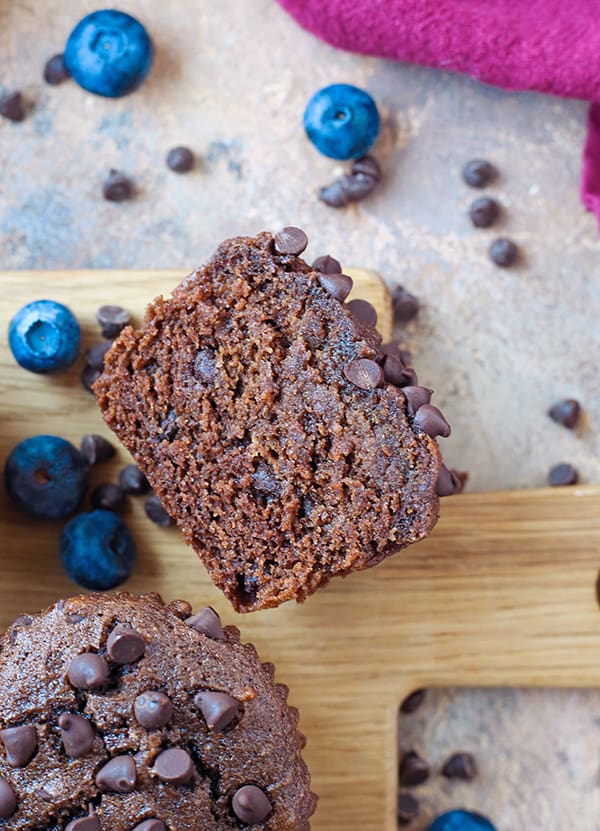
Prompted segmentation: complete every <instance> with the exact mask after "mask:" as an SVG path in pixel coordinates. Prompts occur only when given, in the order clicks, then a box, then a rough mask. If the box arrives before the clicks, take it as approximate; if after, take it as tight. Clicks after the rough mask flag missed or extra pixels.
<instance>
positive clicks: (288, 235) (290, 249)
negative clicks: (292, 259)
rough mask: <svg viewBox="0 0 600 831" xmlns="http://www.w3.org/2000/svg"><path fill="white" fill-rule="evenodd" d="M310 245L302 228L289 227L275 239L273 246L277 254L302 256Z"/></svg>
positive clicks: (276, 235)
mask: <svg viewBox="0 0 600 831" xmlns="http://www.w3.org/2000/svg"><path fill="white" fill-rule="evenodd" d="M307 245H308V237H307V236H306V234H305V233H304V231H302V230H301V229H300V228H294V227H293V226H292V225H287V226H286V227H285V228H283V230H281V231H279V233H277V234H275V237H274V238H273V246H274V248H275V252H276V253H277V254H293V255H296V256H297V255H299V254H302V252H303V251H304V249H305V248H306V246H307Z"/></svg>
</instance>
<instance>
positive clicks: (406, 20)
mask: <svg viewBox="0 0 600 831" xmlns="http://www.w3.org/2000/svg"><path fill="white" fill-rule="evenodd" d="M279 2H280V3H281V5H282V6H283V7H284V8H285V9H287V10H288V11H289V12H290V14H292V15H293V16H294V17H295V18H296V20H297V21H298V22H299V23H300V24H301V25H302V26H304V27H305V28H307V29H309V30H310V31H311V32H313V33H314V34H316V35H318V36H319V37H321V38H323V39H324V40H326V41H328V42H329V43H331V44H332V45H333V46H337V47H339V48H341V49H348V50H350V51H353V52H362V53H364V54H368V55H379V56H380V57H385V58H393V59H395V60H399V61H407V62H411V63H418V64H424V65H425V66H433V67H439V68H441V69H447V70H454V71H457V72H465V73H467V74H468V75H471V76H472V77H473V78H477V79H478V80H480V81H485V82H486V83H488V84H494V85H495V86H499V87H504V88H505V89H516V90H535V91H537V92H546V93H551V94H553V95H561V96H566V97H569V98H583V99H585V100H588V101H592V102H598V103H596V104H595V105H593V106H592V107H591V109H590V118H589V123H588V138H587V143H586V147H585V152H584V167H583V177H582V199H583V203H584V205H585V206H586V208H587V209H588V210H590V211H593V212H594V213H595V214H596V216H597V217H598V221H599V223H600V0H279Z"/></svg>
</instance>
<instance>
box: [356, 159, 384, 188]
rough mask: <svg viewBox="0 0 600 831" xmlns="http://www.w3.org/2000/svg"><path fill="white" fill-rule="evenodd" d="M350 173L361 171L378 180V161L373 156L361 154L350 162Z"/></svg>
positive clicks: (379, 169) (379, 175) (379, 172)
mask: <svg viewBox="0 0 600 831" xmlns="http://www.w3.org/2000/svg"><path fill="white" fill-rule="evenodd" d="M352 173H361V174H363V175H364V176H370V177H371V178H372V179H375V181H376V182H378V181H379V180H380V179H381V168H380V167H379V162H378V161H377V159H375V158H374V157H373V156H369V155H367V156H361V157H360V159H354V161H353V162H352Z"/></svg>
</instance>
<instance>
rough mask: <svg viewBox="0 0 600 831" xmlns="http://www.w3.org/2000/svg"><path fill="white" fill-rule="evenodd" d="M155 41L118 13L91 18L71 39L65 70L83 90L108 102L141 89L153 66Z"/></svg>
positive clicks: (106, 11)
mask: <svg viewBox="0 0 600 831" xmlns="http://www.w3.org/2000/svg"><path fill="white" fill-rule="evenodd" d="M152 58H153V49H152V41H151V40H150V38H149V36H148V32H147V31H146V30H145V29H144V27H143V26H142V24H141V23H140V22H139V21H138V20H136V19H135V17H131V15H128V14H125V12H120V11H117V10H115V9H103V10H102V11H97V12H93V13H92V14H88V15H87V16H86V17H84V18H83V19H82V20H80V21H79V23H78V24H77V26H75V28H74V29H73V31H72V32H71V34H70V35H69V39H68V41H67V45H66V47H65V54H64V60H65V66H66V68H67V70H68V71H69V72H70V73H71V75H72V76H73V78H75V80H76V81H77V83H78V84H79V86H81V87H83V89H86V90H87V91H88V92H95V93H96V95H104V96H105V97H106V98H119V97H120V96H121V95H127V94H128V93H130V92H133V91H134V89H137V88H138V87H139V85H140V84H141V83H142V81H143V80H144V78H145V77H146V75H147V74H148V73H149V72H150V67H151V66H152Z"/></svg>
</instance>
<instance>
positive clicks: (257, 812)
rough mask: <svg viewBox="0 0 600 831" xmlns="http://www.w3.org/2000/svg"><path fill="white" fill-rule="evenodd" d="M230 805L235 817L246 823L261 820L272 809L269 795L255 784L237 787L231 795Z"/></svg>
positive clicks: (255, 822)
mask: <svg viewBox="0 0 600 831" xmlns="http://www.w3.org/2000/svg"><path fill="white" fill-rule="evenodd" d="M231 807H232V808H233V813H234V814H235V815H236V817H237V818H238V819H239V820H241V821H242V822H244V823H246V825H256V824H257V823H258V822H262V821H263V820H264V819H266V817H267V816H268V815H269V814H270V813H271V810H272V806H271V803H270V801H269V797H268V796H267V795H266V793H265V792H264V791H263V790H261V789H260V788H258V787H257V786H256V785H243V786H242V787H241V788H239V789H238V790H237V791H236V792H235V793H234V795H233V799H232V800H231Z"/></svg>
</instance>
